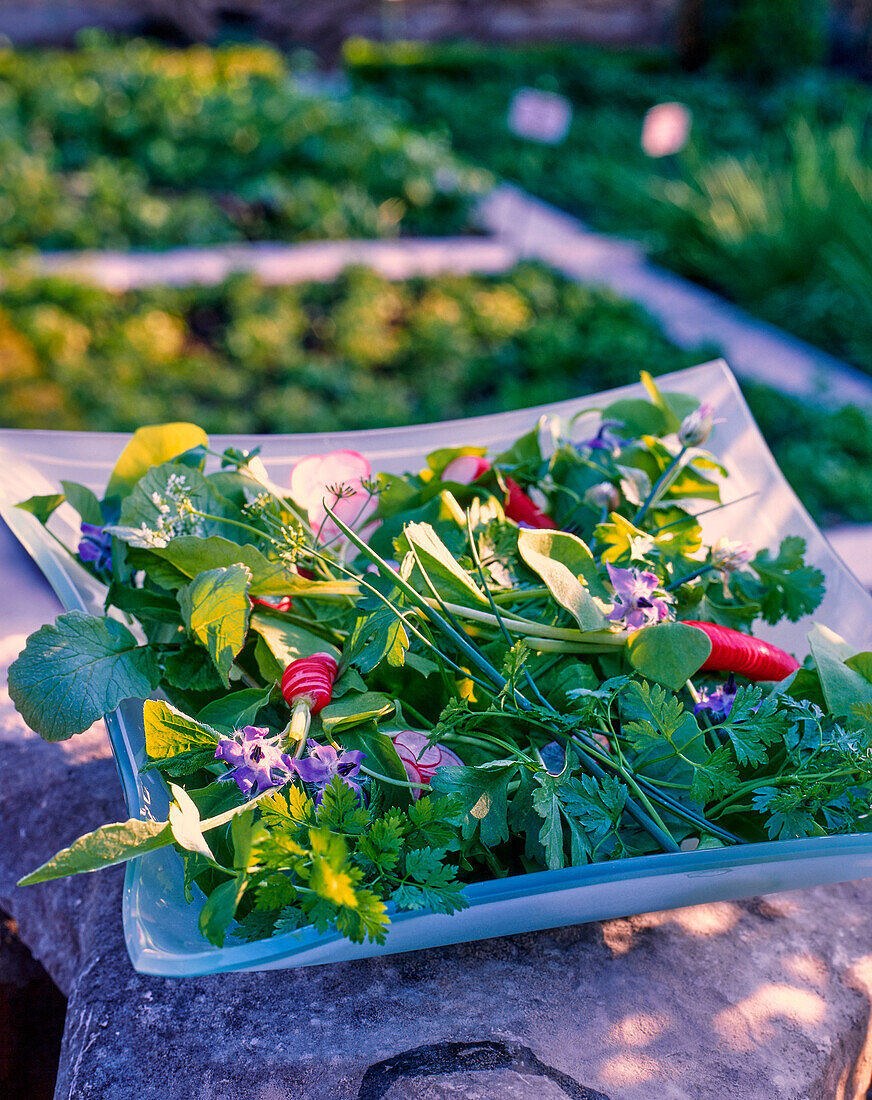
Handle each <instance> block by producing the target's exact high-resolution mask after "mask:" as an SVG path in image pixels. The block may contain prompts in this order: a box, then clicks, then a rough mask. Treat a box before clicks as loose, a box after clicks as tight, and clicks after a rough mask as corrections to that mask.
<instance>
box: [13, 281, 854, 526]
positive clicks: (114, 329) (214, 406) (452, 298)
mask: <svg viewBox="0 0 872 1100" xmlns="http://www.w3.org/2000/svg"><path fill="white" fill-rule="evenodd" d="M715 353H716V349H714V348H699V349H696V350H693V351H681V350H679V349H678V348H676V347H675V346H674V345H673V344H671V343H670V342H669V341H668V340H667V339H666V338H665V337H664V336H663V334H662V333H661V331H660V330H659V328H658V327H657V325H656V324H655V323H654V322H653V321H652V320H651V319H650V318H649V317H647V316H646V314H645V313H644V312H643V311H642V310H640V309H639V308H638V307H636V306H634V305H631V304H629V303H627V302H625V301H622V300H620V299H618V298H616V297H615V296H614V295H612V294H610V293H609V292H607V291H603V290H597V289H592V288H590V287H582V286H578V285H577V284H576V283H573V282H570V281H569V280H567V279H565V278H563V277H562V276H560V275H557V274H555V273H554V272H552V271H550V270H548V269H546V268H542V267H539V266H537V265H534V264H522V265H520V266H519V267H517V268H516V269H514V270H513V271H511V272H509V273H508V274H507V275H505V276H452V275H442V276H438V277H436V278H431V279H411V280H408V281H406V282H390V281H388V280H387V279H385V278H383V277H382V276H380V275H377V274H375V273H373V272H372V271H369V270H366V269H363V268H352V269H349V270H348V271H346V272H345V273H344V274H343V276H342V277H341V278H340V279H339V280H337V281H336V282H335V283H330V284H318V283H307V284H303V285H300V286H287V287H266V286H263V285H262V284H260V283H258V282H257V281H256V280H255V279H253V278H251V277H248V276H238V277H234V278H232V279H230V280H228V281H227V282H225V283H222V284H221V285H219V286H215V287H188V288H184V289H172V288H166V287H160V288H153V289H147V290H137V291H131V292H127V293H124V294H118V293H113V292H110V291H107V290H103V289H100V288H97V287H94V286H91V285H88V284H83V283H77V282H72V281H69V280H65V279H61V278H32V277H29V276H28V275H27V274H26V273H24V272H22V271H19V272H18V273H16V272H15V271H9V272H7V273H5V274H4V282H3V287H2V290H0V363H2V372H0V423H2V424H3V425H4V426H6V427H17V428H67V429H75V428H88V429H100V430H104V431H108V430H125V431H127V430H131V429H133V428H136V427H139V426H140V425H141V424H145V423H155V422H159V421H165V420H192V421H196V422H197V423H199V424H202V425H203V427H205V428H206V429H207V430H208V431H210V432H298V431H309V432H312V431H323V430H325V429H328V430H331V431H332V430H337V429H356V428H366V427H383V426H390V425H401V424H411V423H415V422H425V421H431V420H441V419H446V418H451V417H462V416H473V415H476V414H481V413H487V412H496V411H500V410H503V409H512V408H522V407H524V406H529V405H535V404H539V403H542V402H545V401H556V400H561V399H563V398H569V397H574V396H577V395H579V394H582V393H589V392H592V391H597V390H601V389H605V388H608V387H611V386H618V385H622V384H624V383H627V382H634V381H636V380H637V379H638V376H639V371H640V370H642V369H647V370H650V371H652V372H653V373H655V374H660V373H665V372H668V371H672V370H679V369H681V368H682V367H686V366H690V365H691V364H693V363H697V362H700V361H702V360H704V359H705V358H707V357H710V356H712V355H714V354H715ZM747 396H748V398H749V400H750V402H751V406H752V410H753V412H754V414H755V416H756V417H757V419H758V422H759V423H760V424H761V426H762V428H763V431H764V434H765V435H766V436H767V438H768V440H769V442H770V445H771V446H772V447H773V450H774V452H775V455H776V458H777V459H778V460H779V462H780V463H781V465H782V468H783V469H784V471H785V473H786V474H787V477H788V478H789V480H790V481H791V482H792V483H793V485H794V487H795V488H796V490H797V492H798V493H799V494H800V496H801V497H802V499H803V500H804V501H805V503H806V505H807V506H808V507H809V508H810V510H811V511H812V512H813V513H814V514H815V515H816V516H818V517H819V518H821V519H824V520H827V521H836V520H839V519H845V518H848V519H852V520H857V521H863V520H867V521H868V520H872V419H870V417H869V416H868V415H867V414H865V413H863V412H860V411H859V410H857V409H852V408H848V409H843V410H841V411H840V412H837V413H835V414H833V415H831V416H830V415H827V416H824V415H822V414H821V411H820V409H819V408H818V407H816V406H814V405H811V404H808V403H803V402H801V401H796V400H793V399H791V398H787V397H785V396H784V395H783V394H777V393H775V392H774V391H772V390H769V389H767V388H766V387H760V386H754V387H748V388H747Z"/></svg>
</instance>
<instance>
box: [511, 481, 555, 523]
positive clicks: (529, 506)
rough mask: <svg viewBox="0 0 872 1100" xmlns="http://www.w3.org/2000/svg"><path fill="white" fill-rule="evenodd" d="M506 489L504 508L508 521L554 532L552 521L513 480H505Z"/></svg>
mask: <svg viewBox="0 0 872 1100" xmlns="http://www.w3.org/2000/svg"><path fill="white" fill-rule="evenodd" d="M506 488H507V489H508V491H509V495H508V497H507V499H506V504H505V508H506V515H507V516H508V517H509V519H513V520H514V521H515V523H526V524H527V525H528V526H529V527H540V528H542V529H543V530H549V531H552V530H554V520H553V519H552V518H551V517H550V516H547V515H546V514H545V513H544V512H543V511H542V509H541V508H538V507H537V506H536V505H535V504H534V503H533V501H532V500H531V499H530V498H529V497H528V496H527V494H526V493H525V492H524V490H523V489H522V488H521V486H520V485H519V484H518V483H517V481H515V480H514V478H511V477H507V478H506Z"/></svg>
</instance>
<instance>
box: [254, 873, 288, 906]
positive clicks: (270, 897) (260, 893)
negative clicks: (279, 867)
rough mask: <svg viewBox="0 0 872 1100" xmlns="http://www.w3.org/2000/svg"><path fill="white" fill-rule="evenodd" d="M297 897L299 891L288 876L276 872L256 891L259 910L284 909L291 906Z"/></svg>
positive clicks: (256, 903) (260, 884) (259, 885)
mask: <svg viewBox="0 0 872 1100" xmlns="http://www.w3.org/2000/svg"><path fill="white" fill-rule="evenodd" d="M296 896H297V890H296V887H295V886H294V884H293V882H291V880H290V878H289V877H288V876H287V875H283V874H282V873H281V872H276V874H274V875H269V877H268V878H265V879H263V880H262V881H261V882H260V883H259V884H258V886H257V889H256V891H255V897H256V901H255V906H256V908H257V909H284V907H285V906H286V905H291V904H292V903H293V902H294V900H295V899H296Z"/></svg>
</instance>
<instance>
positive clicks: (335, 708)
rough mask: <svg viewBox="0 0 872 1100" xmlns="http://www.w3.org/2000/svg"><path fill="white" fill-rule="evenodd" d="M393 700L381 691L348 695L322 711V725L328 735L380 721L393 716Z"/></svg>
mask: <svg viewBox="0 0 872 1100" xmlns="http://www.w3.org/2000/svg"><path fill="white" fill-rule="evenodd" d="M395 709H396V708H395V706H394V703H393V700H392V699H391V697H390V696H389V695H384V694H382V692H380V691H366V692H364V693H363V694H362V695H357V694H354V695H346V696H345V698H344V699H340V700H339V702H338V703H331V704H330V705H329V706H327V707H325V708H324V709H323V710H322V711H321V725H322V726H323V727H324V729H325V730H326V732H327V733H330V734H334V733H338V732H339V730H343V729H347V728H348V727H349V726H359V725H360V724H361V722H368V721H378V719H379V718H385V717H387V715H389V714H393V712H394V710H395Z"/></svg>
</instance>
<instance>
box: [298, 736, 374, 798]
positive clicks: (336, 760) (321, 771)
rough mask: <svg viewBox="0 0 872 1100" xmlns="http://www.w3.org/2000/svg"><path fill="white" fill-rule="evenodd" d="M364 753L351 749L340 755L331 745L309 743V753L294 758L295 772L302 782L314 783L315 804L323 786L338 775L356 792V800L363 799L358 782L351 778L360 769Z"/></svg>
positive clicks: (320, 795)
mask: <svg viewBox="0 0 872 1100" xmlns="http://www.w3.org/2000/svg"><path fill="white" fill-rule="evenodd" d="M365 755H366V754H365V753H362V752H359V751H358V750H357V749H352V750H351V751H350V752H345V751H343V752H342V754H341V755H340V754H339V753H338V752H337V751H336V749H334V748H333V746H332V745H314V744H313V745H311V746H310V749H309V755H308V756H307V757H306V758H305V759H304V760H295V761H294V764H295V766H296V769H297V774H298V775H299V777H300V779H302V780H303V782H304V783H314V784H315V785H316V786H317V787H318V788H319V790H318V793H317V794H316V795H315V805H316V806H319V805H320V804H321V799H322V798H323V797H324V788H325V787H326V786H328V785H329V784H330V783H332V782H333V779H334V778H335V777H336V776H338V777H339V778H340V779H341V780H342V782H343V783H344V784H345V785H346V786H348V787H351V789H352V790H353V791H355V792H356V794H357V799H358V802H362V801H363V795H362V793H361V790H360V783H355V782H354V780H353V779H352V778H351V776H353V775H357V773H358V772H359V771H360V765H361V763H362V761H363V758H364V756H365Z"/></svg>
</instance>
